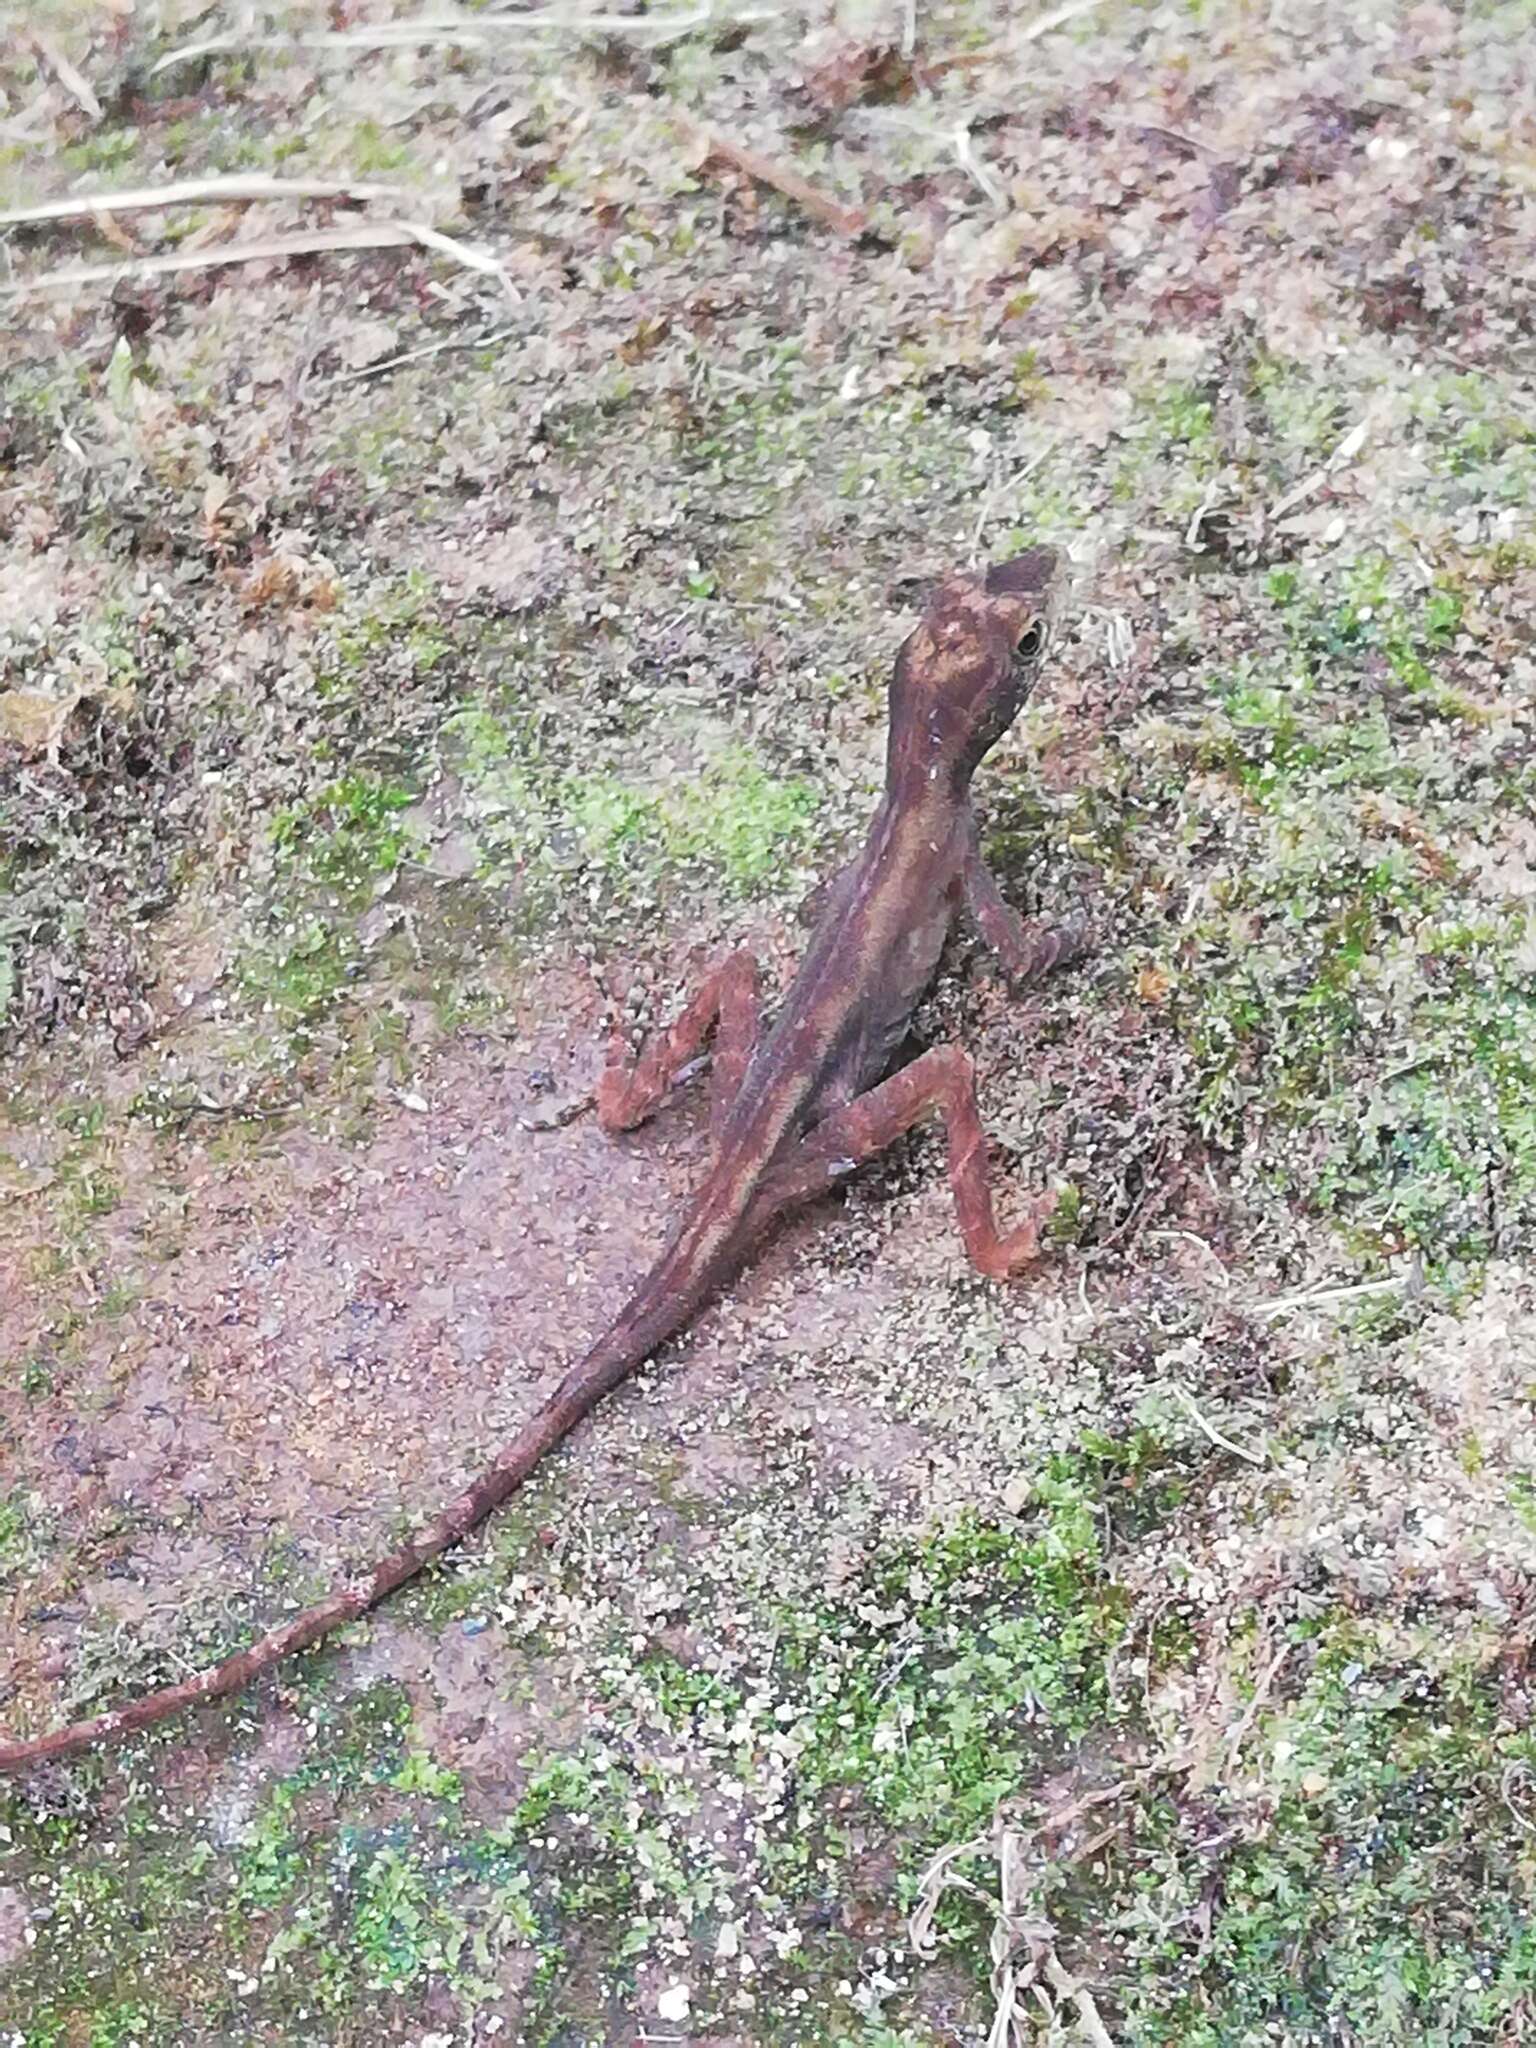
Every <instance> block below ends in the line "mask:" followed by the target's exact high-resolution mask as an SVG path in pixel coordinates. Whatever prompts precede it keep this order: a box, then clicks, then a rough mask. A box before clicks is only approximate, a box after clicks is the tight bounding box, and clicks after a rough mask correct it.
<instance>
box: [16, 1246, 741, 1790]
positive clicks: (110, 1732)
mask: <svg viewBox="0 0 1536 2048" xmlns="http://www.w3.org/2000/svg"><path fill="white" fill-rule="evenodd" d="M669 1263H670V1264H672V1270H673V1275H674V1276H675V1275H676V1264H675V1262H669V1261H668V1260H667V1259H665V1258H664V1259H663V1261H662V1262H661V1264H660V1265H659V1266H658V1267H657V1269H656V1271H655V1272H654V1273H653V1274H652V1276H651V1278H650V1280H649V1281H647V1282H646V1283H645V1284H644V1285H642V1286H641V1288H640V1289H639V1290H638V1291H637V1293H636V1294H635V1296H634V1297H633V1299H632V1301H631V1303H630V1305H629V1307H628V1308H627V1309H626V1310H625V1311H624V1313H623V1314H622V1315H621V1316H620V1317H619V1320H618V1321H617V1322H616V1323H615V1324H614V1326H613V1328H612V1329H611V1330H609V1331H608V1333H607V1334H606V1335H605V1336H603V1337H601V1338H599V1340H598V1342H597V1343H596V1344H595V1345H593V1347H592V1349H591V1350H590V1351H589V1352H588V1353H587V1354H586V1356H585V1357H584V1358H583V1359H582V1360H581V1361H580V1363H579V1364H577V1365H574V1366H573V1367H572V1368H571V1370H570V1371H569V1372H568V1373H567V1374H566V1376H565V1378H564V1379H563V1380H562V1381H561V1382H560V1384H559V1386H558V1387H557V1388H556V1389H555V1391H554V1393H553V1394H551V1396H550V1397H549V1399H548V1400H547V1401H546V1402H545V1404H544V1406H543V1407H542V1408H541V1409H540V1410H539V1411H538V1413H537V1414H536V1415H535V1416H534V1417H533V1418H532V1420H531V1421H530V1422H528V1423H526V1424H525V1425H524V1427H523V1428H522V1429H520V1430H519V1431H518V1433H517V1435H516V1436H515V1437H513V1438H512V1440H511V1442H510V1443H508V1444H507V1445H505V1446H504V1448H503V1449H502V1450H501V1451H500V1452H498V1454H497V1455H496V1457H495V1458H494V1459H493V1460H492V1461H491V1463H490V1464H489V1465H487V1466H486V1467H485V1469H484V1471H482V1472H481V1474H480V1476H479V1477H478V1478H477V1479H475V1480H474V1481H473V1482H472V1483H471V1484H470V1485H469V1486H467V1487H466V1488H465V1489H464V1491H463V1492H462V1493H461V1494H459V1495H458V1496H457V1497H456V1498H455V1499H454V1500H452V1501H450V1502H449V1504H448V1506H447V1507H445V1508H444V1509H443V1511H442V1513H441V1514H440V1515H438V1516H437V1517H436V1519H435V1520H433V1521H431V1522H429V1523H428V1524H427V1526H426V1528H424V1529H422V1530H419V1531H418V1532H417V1534H416V1535H414V1536H412V1537H410V1538H409V1539H408V1540H407V1541H406V1542H404V1543H402V1544H401V1546H400V1548H399V1549H398V1550H395V1551H391V1553H390V1554H389V1556H388V1557H386V1558H384V1559H382V1560H381V1562H380V1563H378V1564H376V1565H375V1566H374V1567H373V1569H372V1570H371V1571H370V1572H369V1573H368V1574H367V1575H366V1577H363V1578H359V1579H353V1580H352V1581H351V1582H350V1584H348V1585H345V1586H343V1587H341V1588H340V1589H339V1590H338V1591H336V1592H334V1593H332V1594H331V1595H330V1596H329V1597H328V1598H327V1599H325V1600H321V1601H319V1602H318V1603H317V1604H316V1605H315V1606H313V1607H307V1608H306V1609H305V1610H304V1612H303V1613H302V1614H300V1615H297V1616H295V1618H294V1619H293V1620H292V1621H290V1622H287V1623H285V1624H284V1626H283V1627H282V1628H275V1629H271V1630H269V1632H268V1633H267V1634H266V1635H264V1636H261V1637H259V1638H258V1639H257V1640H256V1641H255V1642H254V1643H252V1644H251V1645H250V1647H249V1648H248V1649H244V1650H237V1651H236V1652H235V1654H234V1656H232V1657H226V1658H225V1659H224V1661H223V1663H222V1664H213V1665H210V1666H209V1668H208V1669H207V1670H206V1671H199V1672H198V1673H197V1674H196V1675H195V1676H194V1677H192V1678H184V1679H182V1680H181V1682H180V1683H179V1684H177V1685H165V1686H161V1687H160V1689H159V1691H157V1692H150V1693H145V1694H143V1695H142V1697H140V1698H139V1699H136V1700H130V1701H129V1703H128V1704H127V1706H124V1707H118V1708H115V1709H114V1710H113V1711H112V1712H111V1713H109V1714H97V1715H94V1716H93V1717H92V1718H91V1719H90V1720H86V1721H72V1722H71V1723H70V1724H69V1726H68V1727H65V1728H60V1729H57V1730H56V1731H55V1732H54V1733H53V1734H52V1735H37V1736H33V1737H32V1738H30V1739H29V1740H27V1741H24V1742H3V1741H0V1773H3V1772H6V1771H20V1770H25V1769H26V1768H27V1767H28V1766H29V1765H32V1764H40V1763H44V1762H49V1761H52V1760H53V1759H55V1758H58V1757H66V1756H78V1755H79V1753H80V1752H81V1751H82V1750H85V1749H90V1748H92V1747H93V1746H94V1745H96V1744H97V1743H106V1742H117V1741H121V1740H122V1738H123V1737H124V1736H127V1735H132V1734H134V1733H136V1732H137V1731H138V1730H139V1729H140V1728H149V1727H152V1726H153V1725H154V1724H155V1722H157V1721H163V1720H165V1719H166V1718H167V1716H168V1715H171V1714H177V1713H180V1711H181V1709H182V1708H183V1707H190V1706H192V1705H194V1704H195V1703H196V1702H197V1701H198V1700H216V1699H222V1698H223V1697H224V1696H225V1694H227V1693H232V1692H238V1691H239V1690H240V1688H241V1687H242V1686H244V1685H248V1684H249V1683H250V1682H251V1680H252V1679H253V1678H256V1677H258V1676H259V1675H260V1673H262V1672H263V1671H269V1670H271V1668H272V1666H273V1665H274V1664H276V1663H279V1662H280V1661H281V1660H282V1659H283V1658H284V1657H288V1656H291V1655H292V1654H293V1652H294V1651H295V1650H304V1649H308V1647H309V1645H310V1644H311V1643H315V1642H318V1641H319V1640H320V1638H321V1637H322V1636H324V1635H329V1634H330V1632H331V1630H332V1629H334V1628H340V1627H341V1626H342V1624H343V1623H344V1622H348V1621H355V1620H356V1619H357V1618H358V1616H359V1615H361V1614H366V1613H367V1612H368V1610H369V1609H370V1608H371V1607H376V1606H377V1605H378V1604H379V1602H380V1601H381V1600H383V1599H385V1598H386V1597H387V1595H389V1594H390V1593H393V1592H394V1590H395V1588H396V1587H397V1586H401V1585H404V1583H405V1581H406V1580H407V1579H410V1578H414V1577H415V1575H416V1573H417V1572H419V1571H420V1570H421V1568H422V1566H423V1565H424V1564H429V1563H430V1562H431V1561H432V1559H433V1558H434V1557H438V1556H440V1555H441V1554H442V1552H443V1551H445V1550H447V1549H449V1548H451V1546H452V1545H453V1544H455V1543H458V1542H460V1541H462V1539H463V1538H464V1537H465V1536H467V1535H468V1534H469V1532H470V1530H471V1529H473V1528H475V1527H476V1526H477V1525H478V1524H479V1523H481V1522H483V1521H484V1520H485V1518H486V1516H487V1515H489V1514H491V1513H493V1512H494V1510H495V1509H497V1508H499V1507H500V1506H501V1505H502V1503H503V1502H504V1501H506V1500H508V1499H509V1498H510V1497H511V1496H512V1494H514V1493H515V1492H516V1491H517V1489H518V1487H520V1486H521V1485H522V1483H523V1481H524V1480H525V1479H526V1478H527V1477H528V1475H529V1473H530V1472H532V1471H533V1469H534V1467H535V1466H536V1465H537V1464H538V1463H539V1461H540V1459H541V1458H543V1456H544V1454H545V1452H546V1451H550V1450H552V1449H553V1448H554V1446H555V1445H556V1444H557V1443H559V1442H560V1440H561V1439H562V1438H563V1437H565V1436H567V1435H569V1433H570V1432H571V1430H573V1429H574V1428H575V1427H576V1424H577V1423H578V1422H580V1421H581V1420H582V1418H583V1417H584V1416H586V1415H589V1414H590V1413H591V1412H592V1410H593V1409H594V1408H595V1407H596V1406H597V1404H598V1402H599V1401H600V1400H601V1399H602V1398H603V1396H604V1395H605V1394H606V1393H608V1392H609V1391H610V1390H611V1389H612V1388H614V1387H616V1386H617V1385H618V1384H619V1383H620V1381H621V1380H624V1379H627V1378H628V1376H629V1375H630V1373H632V1372H634V1371H635V1370H636V1369H637V1367H639V1366H641V1365H643V1364H644V1362H645V1360H646V1359H647V1358H649V1357H650V1355H651V1353H652V1352H653V1351H654V1350H655V1349H656V1347H657V1346H658V1345H659V1344H661V1343H663V1342H665V1340H666V1339H667V1338H668V1337H670V1336H672V1335H674V1334H675V1333H676V1332H677V1331H678V1330H679V1329H680V1328H681V1327H682V1325H683V1324H684V1323H685V1322H686V1321H687V1319H688V1317H689V1316H690V1315H692V1313H693V1312H694V1310H695V1309H696V1308H697V1307H698V1306H699V1303H700V1301H701V1300H702V1298H703V1296H704V1295H705V1294H706V1293H707V1292H708V1291H709V1289H708V1286H707V1285H706V1284H704V1282H703V1281H702V1280H697V1281H694V1280H693V1276H692V1275H690V1276H688V1280H685V1281H683V1284H681V1285H679V1284H677V1280H676V1278H674V1279H673V1284H671V1285H661V1286H658V1285H657V1282H658V1281H660V1280H662V1279H663V1276H664V1275H667V1268H668V1265H669ZM669 1277H670V1276H669ZM690 1281H693V1284H689V1282H690Z"/></svg>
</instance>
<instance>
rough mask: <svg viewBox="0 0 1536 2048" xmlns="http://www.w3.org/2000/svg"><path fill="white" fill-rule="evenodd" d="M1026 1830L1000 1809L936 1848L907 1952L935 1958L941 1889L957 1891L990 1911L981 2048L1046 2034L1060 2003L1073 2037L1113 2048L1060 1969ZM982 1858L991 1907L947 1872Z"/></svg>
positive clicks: (1087, 2002) (1085, 1999) (1090, 2001)
mask: <svg viewBox="0 0 1536 2048" xmlns="http://www.w3.org/2000/svg"><path fill="white" fill-rule="evenodd" d="M1126 1789H1127V1787H1126V1786H1125V1785H1116V1786H1113V1787H1108V1788H1106V1789H1105V1791H1104V1793H1103V1795H1102V1798H1103V1799H1106V1800H1107V1799H1109V1798H1111V1797H1117V1796H1118V1795H1119V1794H1121V1793H1123V1792H1124V1791H1125V1790H1126ZM1094 1803H1101V1802H1100V1801H1098V1800H1095V1799H1090V1800H1085V1801H1083V1802H1081V1804H1082V1805H1083V1806H1084V1807H1085V1808H1086V1807H1087V1806H1088V1805H1090V1804H1094ZM1063 1817H1064V1816H1063ZM1034 1832H1035V1831H1034V1830H1033V1829H1032V1828H1027V1827H1025V1826H1023V1825H1022V1824H1021V1823H1020V1822H1019V1821H1018V1820H1017V1819H1015V1818H1012V1817H1010V1816H1009V1815H1008V1814H1007V1812H1006V1810H1005V1809H1002V1808H1000V1809H999V1811H998V1813H997V1815H996V1817H995V1818H994V1820H993V1823H992V1826H991V1827H990V1828H989V1829H988V1831H987V1833H986V1834H984V1835H975V1836H973V1837H972V1838H971V1840H970V1841H968V1842H958V1843H955V1844H952V1845H951V1847H949V1848H948V1849H942V1850H940V1852H939V1854H938V1855H937V1856H936V1857H935V1858H934V1859H933V1861H932V1863H930V1864H929V1866H928V1868H927V1870H926V1871H925V1872H924V1873H923V1876H922V1879H921V1881H920V1884H919V1887H918V1902H917V1906H916V1908H915V1909H914V1911H913V1914H912V1918H911V1921H910V1923H909V1927H908V1933H909V1936H910V1939H911V1943H912V1950H913V1953H914V1954H915V1955H919V1956H931V1955H932V1954H933V1953H934V1952H935V1949H936V1947H937V1944H936V1942H935V1941H934V1938H933V1922H934V1918H935V1916H936V1914H937V1913H938V1910H939V1901H940V1899H941V1898H942V1897H943V1895H944V1893H945V1892H946V1891H962V1892H965V1893H966V1894H967V1895H968V1896H969V1897H971V1898H973V1899H980V1900H984V1901H985V1902H986V1903H988V1904H989V1905H990V1906H991V1910H992V1933H991V1937H990V1939H989V1941H988V1952H989V1954H990V1956H991V1959H992V1997H993V2013H992V2025H991V2027H990V2028H989V2029H988V2032H987V2048H1024V2043H1025V2042H1026V2041H1027V2040H1028V2039H1029V2038H1030V2035H1031V2034H1032V2033H1033V2031H1034V2022H1035V2021H1036V2020H1039V2021H1040V2022H1041V2023H1043V2025H1044V2026H1045V2027H1046V2028H1047V2029H1048V2030H1049V2029H1053V2028H1055V2027H1056V2026H1057V2025H1058V2024H1059V2022H1058V2013H1059V2010H1060V2008H1061V2007H1062V2006H1064V2005H1070V2006H1072V2007H1073V2008H1074V2009H1075V2012H1076V2017H1077V2025H1078V2031H1079V2032H1080V2033H1081V2035H1082V2037H1083V2039H1084V2040H1085V2041H1088V2042H1091V2043H1092V2048H1115V2044H1114V2041H1113V2039H1112V2037H1111V2036H1110V2034H1109V2032H1108V2030H1107V2029H1106V2028H1105V2025H1104V2022H1103V2020H1102V2019H1101V2018H1100V2016H1099V2009H1098V2006H1097V2005H1096V2004H1095V2002H1094V1998H1093V1994H1092V1992H1091V1991H1089V1989H1088V1987H1087V1985H1086V1984H1081V1983H1079V1982H1078V1980H1077V1979H1076V1978H1075V1977H1073V1976H1072V1974H1071V1972H1070V1971H1069V1970H1067V1968H1066V1967H1065V1965H1064V1964H1063V1963H1062V1961H1061V1958H1060V1957H1059V1956H1058V1955H1057V1953H1056V1929H1055V1927H1054V1926H1053V1925H1052V1923H1051V1922H1050V1921H1049V1920H1048V1919H1047V1918H1046V1917H1045V1915H1044V1914H1043V1913H1042V1912H1040V1911H1039V1908H1038V1903H1037V1900H1036V1894H1037V1892H1038V1889H1039V1885H1038V1879H1037V1876H1036V1873H1035V1871H1034V1869H1033V1867H1032V1866H1031V1862H1030V1858H1029V1855H1028V1853H1027V1852H1028V1844H1029V1842H1030V1841H1031V1839H1032V1838H1033V1835H1034ZM983 1855H989V1856H991V1857H992V1858H993V1859H994V1860H995V1861H996V1863H997V1899H996V1903H995V1904H994V1903H993V1902H992V1901H991V1899H990V1897H989V1895H988V1894H987V1893H985V1892H984V1891H982V1890H981V1888H980V1887H979V1886H978V1885H974V1884H972V1883H971V1881H970V1879H969V1878H965V1877H961V1876H960V1875H959V1873H958V1872H957V1871H956V1869H955V1865H956V1864H957V1863H961V1862H963V1861H965V1859H966V1858H968V1857H973V1856H983ZM1053 2038H1054V2036H1053Z"/></svg>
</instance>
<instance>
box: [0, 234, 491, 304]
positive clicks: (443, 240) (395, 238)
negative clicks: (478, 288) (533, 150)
mask: <svg viewBox="0 0 1536 2048" xmlns="http://www.w3.org/2000/svg"><path fill="white" fill-rule="evenodd" d="M413 243H414V244H415V245H416V246H417V247H420V248H428V249H439V250H441V251H442V252H443V254H444V255H448V256H452V257H453V259H454V261H455V262H457V263H462V264H463V265H464V266H465V268H466V269H469V270H476V271H480V272H482V273H483V274H484V275H486V276H488V277H494V278H496V279H498V280H499V282H500V283H501V284H502V285H503V286H504V287H505V289H506V292H507V296H508V297H509V298H511V299H512V301H513V303H514V304H516V303H517V300H516V288H515V287H514V285H513V283H512V280H511V278H510V277H508V275H507V273H506V271H505V270H503V269H502V267H501V265H500V264H499V263H498V262H497V261H496V259H495V257H494V256H487V255H486V254H485V253H484V252H483V251H482V250H479V249H471V248H469V247H468V246H467V245H466V244H465V243H463V242H456V241H454V240H453V238H452V236H451V235H440V234H439V233H438V232H437V230H436V229H435V228H428V227H424V226H422V225H421V224H420V223H419V222H417V221H403V220H384V221H373V222H369V223H367V224H366V225H361V224H360V225H359V226H357V227H353V228H326V229H320V230H317V231H316V232H314V233H313V234H302V235H263V236H260V237H258V238H256V239H254V240H252V241H248V242H220V243H218V244H216V245H215V246H213V247H211V248H207V249H177V250H173V251H170V252H168V253H166V254H164V255H149V256H135V257H132V258H130V260H129V261H127V262H126V263H75V264H71V265H69V266H68V267H67V268H65V269H63V270H45V271H43V272H42V273H41V275H39V276H37V277H29V278H24V279H20V280H18V281H17V282H16V283H14V284H10V285H7V286H5V287H3V288H0V297H4V298H21V297H24V296H25V295H26V294H27V293H29V292H38V291H59V290H62V289H64V288H66V287H68V286H70V285H80V284H116V283H118V282H119V281H120V280H121V279H124V278H131V277H162V276H165V275H167V274H168V273H170V272H172V271H177V270H212V269H215V268H217V266H218V265H220V264H224V263H260V262H263V261H268V260H281V259H282V258H284V257H286V256H313V255H323V254H325V253H327V252H329V251H332V250H350V249H396V248H401V247H406V246H409V245H411V244H413Z"/></svg>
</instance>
